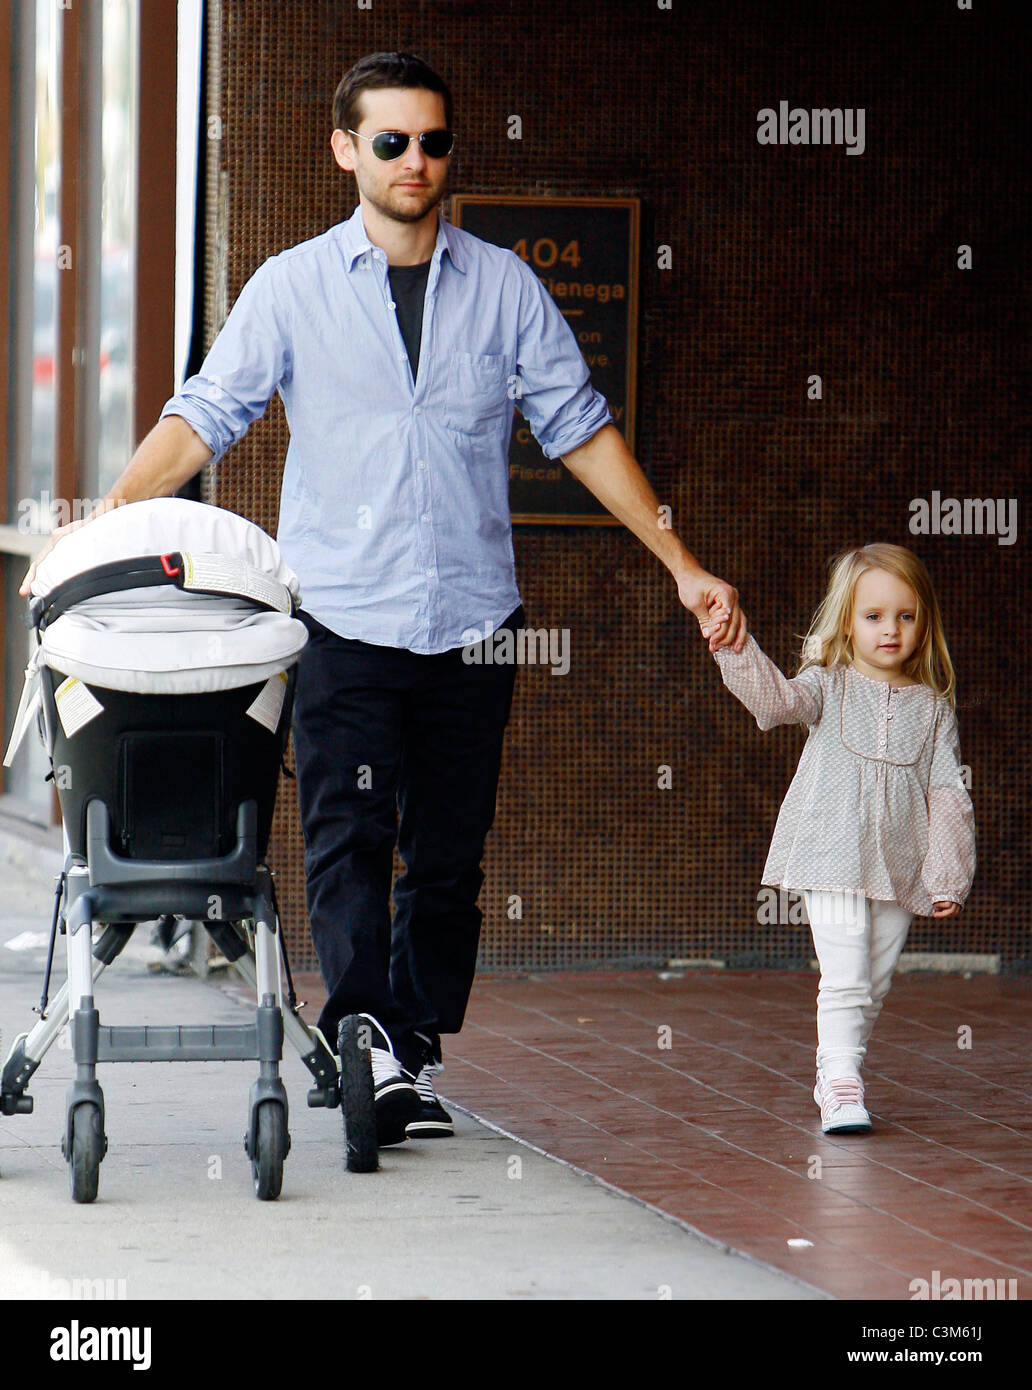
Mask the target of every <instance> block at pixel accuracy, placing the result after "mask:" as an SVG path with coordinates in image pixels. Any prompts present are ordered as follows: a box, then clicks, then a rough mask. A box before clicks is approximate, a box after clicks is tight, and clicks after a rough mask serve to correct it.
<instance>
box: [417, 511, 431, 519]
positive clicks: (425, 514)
mask: <svg viewBox="0 0 1032 1390" xmlns="http://www.w3.org/2000/svg"><path fill="white" fill-rule="evenodd" d="M419 519H420V521H429V520H430V513H429V512H424V513H423V515H422V516H421V517H420V518H419Z"/></svg>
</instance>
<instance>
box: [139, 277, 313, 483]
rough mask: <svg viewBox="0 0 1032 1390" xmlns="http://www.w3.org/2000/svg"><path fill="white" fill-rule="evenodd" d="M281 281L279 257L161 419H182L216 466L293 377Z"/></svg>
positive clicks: (248, 291)
mask: <svg viewBox="0 0 1032 1390" xmlns="http://www.w3.org/2000/svg"><path fill="white" fill-rule="evenodd" d="M275 280H276V269H275V257H273V258H272V259H271V260H268V261H266V262H265V263H264V264H263V265H261V266H259V267H258V269H257V270H256V271H255V272H254V274H253V275H252V276H251V278H250V279H249V280H248V281H247V283H246V284H245V285H244V287H243V289H242V290H241V291H240V294H239V295H238V296H237V300H236V303H235V304H234V305H233V308H232V309H231V310H230V312H229V315H228V317H227V318H226V322H225V323H224V324H223V326H222V329H221V331H220V332H219V334H218V337H217V338H216V339H215V341H214V343H212V345H211V348H210V350H209V352H208V355H207V356H206V357H205V359H204V361H203V362H202V364H201V368H200V371H198V372H197V373H196V374H195V375H194V376H192V377H189V378H188V379H187V380H186V381H185V382H184V383H183V386H182V389H181V390H180V391H178V392H177V393H176V395H174V396H173V397H172V398H171V400H169V401H168V402H167V403H166V405H165V407H164V409H163V410H162V412H161V415H160V416H159V419H162V420H163V419H164V418H165V416H166V415H179V416H181V417H182V418H183V419H184V420H185V421H186V422H187V424H188V425H189V426H190V427H191V429H193V430H194V432H195V433H196V434H197V435H199V436H200V438H201V439H202V440H204V442H205V444H207V445H208V448H209V449H210V450H211V452H212V461H214V460H216V459H219V458H221V457H222V455H223V454H224V453H225V452H226V450H227V449H228V448H229V447H230V445H231V444H235V443H236V442H237V440H239V439H242V438H243V436H244V435H245V434H246V433H247V431H248V429H249V428H250V426H251V425H252V424H253V423H254V421H255V420H257V419H260V418H261V416H262V415H264V413H265V408H266V406H267V405H268V404H269V401H270V400H271V399H272V396H273V394H274V392H275V391H276V390H277V389H278V388H279V387H280V386H281V385H283V384H284V383H285V382H286V381H287V379H288V378H289V375H290V366H291V354H290V337H289V324H288V322H287V310H286V309H285V307H284V305H283V304H282V303H281V302H280V300H279V299H278V298H277V295H276V292H275Z"/></svg>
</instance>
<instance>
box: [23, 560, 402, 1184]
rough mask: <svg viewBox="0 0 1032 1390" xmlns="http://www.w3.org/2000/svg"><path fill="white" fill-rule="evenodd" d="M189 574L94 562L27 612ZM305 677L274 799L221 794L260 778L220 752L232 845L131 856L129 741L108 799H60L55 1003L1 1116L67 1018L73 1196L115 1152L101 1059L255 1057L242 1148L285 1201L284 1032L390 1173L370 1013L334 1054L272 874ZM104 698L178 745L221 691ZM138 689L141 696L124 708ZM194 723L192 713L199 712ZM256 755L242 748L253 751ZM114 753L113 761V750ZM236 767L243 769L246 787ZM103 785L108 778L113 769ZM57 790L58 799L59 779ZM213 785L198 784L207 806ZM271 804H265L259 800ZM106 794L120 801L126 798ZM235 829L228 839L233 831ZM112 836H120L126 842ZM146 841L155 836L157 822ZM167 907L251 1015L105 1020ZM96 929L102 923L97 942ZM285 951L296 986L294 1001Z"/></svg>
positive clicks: (317, 1093)
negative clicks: (204, 940)
mask: <svg viewBox="0 0 1032 1390" xmlns="http://www.w3.org/2000/svg"><path fill="white" fill-rule="evenodd" d="M177 562H179V563H178V564H177ZM183 569H184V567H183V565H182V563H181V556H179V555H178V554H171V555H165V556H160V557H158V556H147V557H141V558H139V559H135V560H129V561H122V562H118V563H116V564H109V565H104V566H100V567H98V568H97V569H94V570H91V571H87V572H86V574H84V575H82V576H79V577H78V578H76V579H75V580H70V581H68V582H67V583H65V584H62V585H59V586H58V587H57V588H55V589H54V590H53V592H52V593H51V595H50V596H49V597H48V598H46V599H34V600H33V601H32V602H31V604H30V619H31V622H32V625H33V627H34V628H35V631H36V636H37V641H39V640H40V633H41V632H42V630H43V629H44V628H45V627H46V625H47V623H49V622H53V621H55V620H56V618H57V617H58V616H60V615H61V614H62V613H64V612H66V611H67V610H68V608H70V607H71V606H73V605H74V604H75V603H77V602H80V601H81V600H82V598H83V597H92V596H93V595H95V594H99V593H107V592H111V591H114V590H118V589H128V588H138V587H143V586H146V585H149V584H152V583H178V584H179V586H180V587H182V574H183ZM159 575H160V576H161V577H159ZM243 596H244V597H248V596H247V595H243ZM252 601H254V602H257V603H260V602H261V601H260V600H252ZM295 675H296V667H294V668H291V669H290V670H289V672H287V673H286V678H287V691H286V695H285V698H284V704H283V710H282V713H281V716H280V719H279V723H278V726H277V728H278V730H279V732H278V733H276V734H274V735H273V736H272V742H271V743H270V742H269V735H268V733H267V732H266V731H265V730H262V731H261V733H260V734H255V737H261V738H262V739H263V740H265V743H266V745H267V746H266V747H265V748H264V752H263V755H262V760H263V766H262V768H261V769H260V770H259V773H258V774H256V776H257V777H258V778H259V780H260V777H261V776H262V775H264V778H265V782H266V783H269V782H270V781H271V798H268V797H258V796H255V795H241V796H240V797H239V799H238V798H237V797H236V795H233V794H230V795H229V796H228V798H227V797H226V796H224V795H222V793H223V792H224V790H225V788H224V787H223V782H224V781H226V780H227V779H228V780H229V781H230V782H231V783H233V785H232V786H231V788H230V792H231V793H234V792H236V791H239V789H240V786H244V788H245V790H251V791H253V790H254V786H255V785H257V782H254V781H253V780H252V782H251V783H248V782H247V778H246V776H243V777H242V779H241V776H239V775H237V774H234V772H233V771H232V769H230V771H229V772H228V773H227V771H226V768H225V767H224V764H223V762H222V761H219V760H217V759H216V760H215V761H214V762H213V764H212V766H213V768H215V769H216V772H217V779H218V782H219V785H218V786H217V787H216V788H214V794H215V796H216V798H217V797H218V796H220V795H222V803H224V805H223V814H222V815H221V817H219V818H218V819H220V820H221V822H222V830H223V834H222V836H221V840H222V842H223V844H224V846H225V852H223V853H219V854H214V855H212V854H206V855H201V856H196V855H195V856H194V857H167V858H166V857H154V856H150V857H146V856H143V855H141V854H140V853H139V852H138V851H139V844H138V845H137V846H136V849H137V852H136V853H133V852H132V849H133V846H132V844H129V846H128V848H129V851H130V852H129V853H126V849H127V840H130V839H131V836H130V834H129V831H128V829H127V826H128V823H129V820H130V815H129V811H130V809H131V808H130V806H129V804H128V803H129V801H130V800H131V797H130V792H129V791H127V790H126V784H129V785H135V784H133V783H132V778H131V776H130V775H129V774H128V773H127V772H126V766H125V764H126V759H127V758H131V754H132V747H133V746H132V745H131V744H127V743H125V742H123V744H122V745H120V747H121V752H120V757H121V769H120V773H119V774H118V775H119V776H120V777H121V781H120V782H119V783H117V784H116V782H115V779H114V775H113V776H112V779H111V780H110V781H109V782H108V783H106V784H104V785H103V787H102V792H101V794H94V795H91V794H90V791H89V789H87V791H86V793H85V794H83V793H82V792H79V793H77V795H76V796H75V797H73V796H72V795H70V794H68V795H65V796H62V820H63V831H64V840H65V850H66V860H65V865H64V868H63V871H62V873H61V874H60V876H59V877H58V879H57V880H56V891H55V901H54V916H53V923H52V927H51V936H50V949H49V953H48V960H47V971H46V977H45V980H44V985H43V997H42V1000H41V1003H40V1005H39V1008H38V1009H37V1012H38V1013H39V1015H40V1017H39V1021H38V1022H37V1023H36V1025H35V1027H34V1028H32V1029H31V1030H30V1031H29V1032H27V1033H22V1034H20V1035H19V1036H18V1037H17V1038H16V1039H15V1041H14V1045H13V1046H12V1048H11V1050H10V1053H9V1055H8V1057H7V1060H6V1062H5V1064H4V1066H3V1069H2V1071H0V1114H3V1115H18V1114H30V1113H31V1112H32V1109H33V1098H32V1096H31V1095H30V1094H29V1093H28V1090H27V1087H28V1084H29V1081H30V1080H31V1078H32V1076H33V1074H34V1073H35V1071H36V1069H37V1068H38V1067H39V1065H40V1063H41V1061H42V1059H43V1057H44V1056H45V1054H46V1052H47V1051H48V1049H49V1048H50V1047H51V1046H52V1044H53V1043H54V1042H55V1041H56V1039H57V1037H58V1035H59V1034H60V1032H61V1030H62V1029H63V1027H64V1025H65V1023H66V1022H67V1023H68V1024H69V1025H70V1028H71V1043H72V1054H73V1060H74V1063H75V1078H74V1080H73V1081H72V1083H71V1085H70V1087H69V1090H68V1094H67V1102H66V1118H65V1131H64V1137H63V1140H62V1145H61V1148H62V1153H63V1155H64V1157H65V1159H66V1161H67V1163H68V1166H69V1179H70V1186H71V1195H72V1198H73V1200H74V1201H76V1202H92V1201H93V1200H94V1199H95V1198H96V1196H97V1192H98V1186H99V1168H100V1163H101V1161H102V1160H103V1158H104V1155H105V1154H106V1152H107V1136H106V1133H105V1116H104V1095H103V1091H102V1089H101V1086H100V1083H99V1081H98V1080H97V1066H98V1064H101V1063H108V1062H140V1061H148V1062H190V1061H251V1060H253V1061H257V1062H258V1077H257V1079H256V1080H255V1081H254V1083H253V1084H252V1086H251V1093H250V1107H249V1118H248V1127H247V1132H246V1135H245V1137H244V1148H245V1151H246V1153H247V1156H248V1158H249V1159H250V1161H251V1168H252V1177H253V1181H254V1187H255V1192H256V1195H257V1196H258V1197H259V1198H260V1199H262V1200H270V1199H273V1198H276V1197H278V1196H279V1194H280V1190H281V1187H282V1180H283V1163H284V1160H285V1158H286V1156H287V1154H288V1152H289V1150H290V1133H289V1128H288V1113H289V1108H288V1101H287V1093H286V1089H285V1087H284V1085H283V1082H282V1079H281V1077H280V1062H281V1060H282V1055H283V1043H284V1039H287V1040H288V1041H289V1042H290V1043H291V1044H292V1045H293V1046H294V1047H295V1048H296V1050H297V1051H298V1053H299V1054H300V1056H301V1060H302V1061H303V1062H304V1064H305V1066H306V1067H307V1068H308V1070H309V1071H310V1072H311V1074H312V1077H313V1079H314V1083H315V1084H314V1086H313V1087H312V1088H311V1089H310V1090H309V1092H308V1096H307V1100H308V1105H309V1106H311V1107H324V1108H327V1109H334V1108H336V1107H337V1106H341V1108H342V1111H343V1117H344V1128H345V1140H346V1163H347V1167H348V1168H349V1169H350V1170H351V1171H353V1172H371V1171H373V1170H375V1169H376V1168H377V1167H378V1156H377V1146H376V1126H375V1111H374V1105H373V1084H372V1072H371V1066H370V1054H369V1037H370V1033H369V1029H368V1027H367V1026H365V1025H363V1023H362V1016H361V1015H350V1016H348V1017H347V1018H345V1019H344V1020H343V1022H342V1024H341V1029H340V1035H339V1038H338V1053H337V1054H334V1052H333V1051H332V1050H331V1048H330V1046H329V1045H328V1044H327V1041H326V1039H325V1038H324V1037H323V1035H322V1033H321V1032H320V1031H319V1030H318V1029H317V1028H311V1027H309V1026H308V1025H307V1024H306V1023H305V1022H304V1021H303V1020H302V1019H301V1018H300V1017H299V1014H298V1008H299V1007H300V1006H299V1005H298V1003H297V1000H296V997H295V995H294V990H293V984H292V982H290V967H289V961H288V959H287V955H286V947H285V943H284V940H283V933H282V929H281V925H280V920H279V913H278V910H277V905H276V895H275V888H274V884H273V875H272V873H271V871H270V869H269V868H268V866H267V864H266V863H265V862H264V847H265V843H266V841H267V838H268V831H269V821H270V819H271V812H272V802H274V799H275V780H276V776H277V775H278V771H279V766H280V762H281V760H282V755H283V751H284V748H285V745H286V737H287V731H288V730H289V725H290V711H291V707H292V701H293V685H294V677H295ZM41 677H42V679H41V693H42V702H41V712H40V717H41V732H42V733H43V736H44V740H45V743H46V746H47V750H48V753H49V755H50V761H51V767H52V769H53V768H55V750H56V751H57V752H59V753H60V752H61V751H65V752H66V751H67V742H66V741H65V742H64V743H62V739H63V734H62V731H61V725H60V723H59V720H58V715H57V707H56V701H55V694H54V686H55V684H56V682H57V681H58V680H59V679H61V673H59V672H52V671H50V670H49V668H46V667H44V668H43V670H42V672H41ZM261 684H262V682H259V684H258V686H257V687H256V686H245V687H241V688H240V689H239V690H235V691H229V692H225V693H224V695H223V697H222V698H223V699H224V700H228V699H230V698H233V699H235V701H236V703H237V705H238V706H239V707H240V708H242V707H243V703H246V701H247V700H248V699H249V698H250V697H253V695H254V694H255V693H256V690H257V689H260V686H261ZM105 693H106V696H107V697H109V702H110V703H111V704H112V706H113V708H114V711H115V715H119V714H121V713H122V711H123V709H135V710H144V711H146V710H147V708H148V705H147V702H148V701H149V702H151V711H150V713H149V714H146V715H144V716H141V717H142V720H143V723H144V724H145V725H146V724H148V723H149V724H150V726H151V727H150V730H149V731H148V732H145V733H142V734H136V733H133V732H132V731H129V732H123V734H122V738H123V740H132V739H133V738H137V737H139V738H140V739H146V738H148V737H151V738H153V739H158V738H160V737H162V736H164V737H167V738H171V739H173V744H172V745H171V750H172V751H173V752H174V749H175V747H176V745H175V742H174V740H175V739H176V738H177V737H179V735H178V734H177V732H176V731H173V732H172V733H167V732H166V733H165V734H164V735H161V734H158V733H157V732H155V728H156V727H160V726H161V724H163V723H164V722H165V721H166V720H167V719H168V718H169V716H170V711H171V710H172V709H173V708H175V706H174V705H173V704H172V703H171V702H173V701H178V702H180V703H182V701H183V699H184V698H185V699H186V700H187V701H189V700H206V699H208V698H209V697H207V696H190V697H175V696H162V695H156V696H140V695H133V696H131V697H125V696H119V695H118V694H117V693H116V692H110V691H108V692H105ZM127 698H128V700H129V701H131V702H132V703H130V704H126V703H124V702H125V701H126V700H127ZM120 700H121V701H122V702H123V705H122V706H120V703H119V702H120ZM114 717H115V716H113V718H114ZM123 717H124V715H123ZM190 717H191V716H190V714H189V713H188V714H187V716H186V718H187V720H188V721H189V718H190ZM251 722H252V724H253V723H254V721H251ZM97 723H98V725H99V726H100V728H99V732H98V733H97V734H96V739H97V742H98V746H101V745H103V744H105V741H107V744H108V746H109V741H110V738H111V734H110V731H108V732H105V730H104V728H103V721H102V720H99V721H97ZM79 737H80V738H81V735H79ZM182 737H185V738H189V737H190V735H189V734H185V735H183V736H182ZM194 737H197V736H196V735H195V736H194ZM156 746H159V747H160V745H156ZM127 747H128V748H129V752H128V753H127V752H126V748H127ZM251 751H252V750H250V749H248V750H245V753H244V755H243V760H244V761H247V754H248V753H249V752H251ZM220 756H221V754H220ZM270 759H272V760H273V761H271V762H270ZM262 760H260V761H262ZM58 761H59V760H58ZM107 761H108V762H110V761H111V758H110V756H109V757H108V759H107ZM251 761H254V759H253V758H252V759H251ZM270 769H271V771H270ZM149 770H150V769H149V768H148V769H147V772H148V774H149ZM234 776H236V777H237V780H236V782H235V783H234V782H233V778H234ZM101 781H102V783H103V779H101ZM58 787H59V793H60V790H61V784H60V782H59V783H58ZM119 788H120V795H121V798H122V799H121V801H120V800H119ZM209 790H211V789H209V788H207V787H202V788H201V790H200V797H201V804H203V801H204V797H205V796H206V795H207V793H208V791H209ZM263 801H264V802H265V803H266V804H264V805H263V804H261V803H262V802H263ZM110 802H115V803H116V804H115V806H114V807H112V805H110V804H109V803H110ZM234 803H235V804H234ZM220 804H221V803H220ZM227 828H228V829H229V830H231V831H232V833H231V834H228V835H227V834H226V833H225V831H226V830H227ZM187 838H189V837H188V836H187ZM113 840H115V841H117V843H118V849H116V847H115V845H114V844H113V843H112V842H113ZM227 841H228V844H227V843H226V842H227ZM140 843H142V844H144V845H146V844H147V843H149V841H148V840H147V836H146V833H145V832H144V833H143V835H142V837H141V840H140ZM118 850H121V851H122V852H121V853H120V852H118ZM168 916H180V917H182V918H184V919H186V920H190V921H193V922H196V923H201V924H203V926H204V927H205V928H206V929H207V931H208V933H209V935H210V936H211V937H212V939H213V940H214V942H215V944H216V946H217V947H218V949H219V950H220V951H221V952H222V954H223V956H224V957H225V958H226V960H228V961H229V962H230V963H231V964H232V965H233V966H234V968H235V969H236V970H237V972H238V973H239V974H240V975H241V976H242V977H243V979H245V980H246V981H247V982H248V984H249V985H251V986H252V987H253V988H254V990H255V993H256V996H257V1007H256V1014H255V1019H254V1022H252V1023H247V1024H228V1025H227V1024H212V1025H208V1024H204V1025H197V1024H194V1025H181V1024H170V1025H162V1026H154V1025H143V1026H133V1025H129V1026H121V1027H119V1026H112V1025H105V1024H102V1023H101V1021H100V1014H99V1011H98V1009H97V1005H96V996H95V993H94V986H95V984H96V981H97V979H98V978H99V977H100V975H101V974H102V973H103V971H104V970H105V969H106V968H107V967H108V966H109V965H110V964H111V963H112V962H113V961H114V960H115V958H116V957H117V956H118V954H119V953H120V952H121V951H122V949H123V948H124V947H125V945H126V944H127V943H128V941H129V940H130V938H131V936H132V934H133V932H134V930H135V929H136V926H137V925H138V924H139V923H140V922H144V921H151V920H154V919H156V918H160V917H168ZM97 927H99V928H102V930H101V931H100V932H99V934H98V936H97V939H96V940H94V929H95V928H97ZM58 930H60V932H61V933H62V934H63V935H64V936H65V939H66V953H67V967H68V968H67V979H66V981H65V983H64V984H62V986H61V988H60V989H59V990H58V992H57V993H56V994H55V996H54V999H53V1001H52V1002H51V1003H50V1005H49V1008H48V1005H47V992H48V989H49V980H50V971H51V967H52V962H53V955H54V948H55V944H56V938H57V934H58ZM252 942H253V946H252V944H251V943H252ZM281 960H282V963H283V966H284V967H285V969H286V973H287V979H288V982H290V984H289V997H288V1003H287V1007H286V1008H285V1007H284V1001H283V985H282V974H281ZM342 1081H343V1084H342Z"/></svg>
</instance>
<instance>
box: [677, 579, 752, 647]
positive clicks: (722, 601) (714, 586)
mask: <svg viewBox="0 0 1032 1390" xmlns="http://www.w3.org/2000/svg"><path fill="white" fill-rule="evenodd" d="M677 596H678V598H679V599H680V600H681V602H682V604H683V605H684V606H685V608H687V609H688V611H689V612H690V613H694V614H695V617H696V618H697V619H698V621H699V628H700V630H701V632H702V635H703V637H706V638H708V639H709V649H710V651H711V652H715V651H716V650H717V648H718V647H727V646H734V649H735V651H736V652H740V651H741V650H742V648H743V647H744V646H745V639H746V637H747V635H748V625H747V623H746V620H745V614H744V613H743V612H742V610H741V609H740V608H739V606H738V590H737V589H734V588H732V586H731V585H730V584H725V582H724V581H723V580H722V579H717V577H716V576H715V575H712V574H707V572H706V571H705V570H692V571H687V572H685V573H684V574H682V575H681V576H680V577H679V578H678V581H677Z"/></svg>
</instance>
